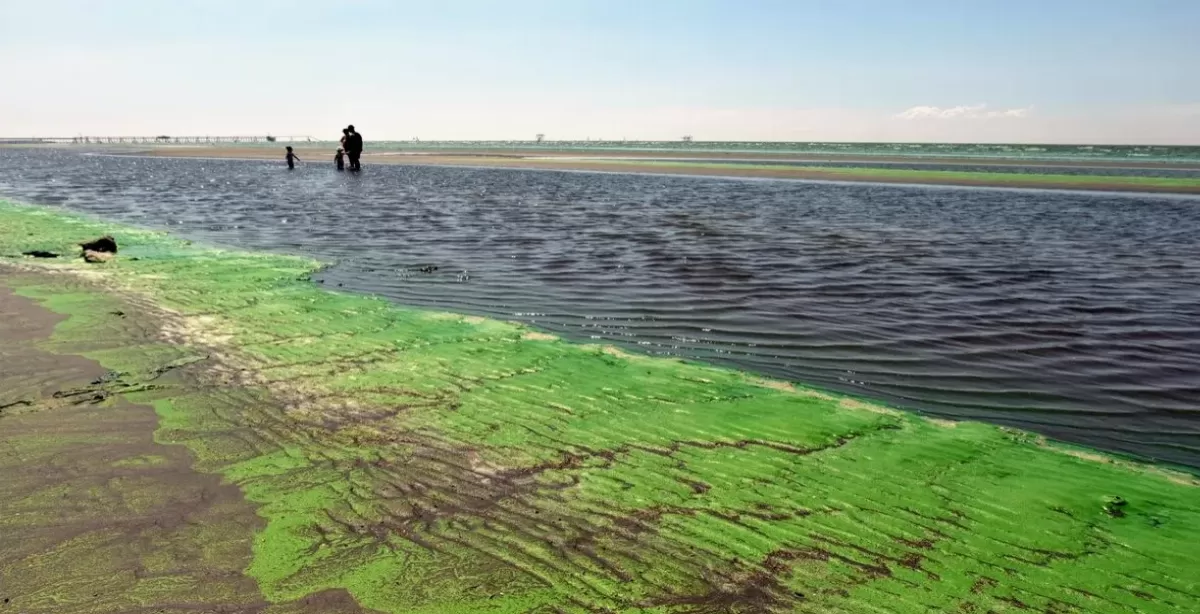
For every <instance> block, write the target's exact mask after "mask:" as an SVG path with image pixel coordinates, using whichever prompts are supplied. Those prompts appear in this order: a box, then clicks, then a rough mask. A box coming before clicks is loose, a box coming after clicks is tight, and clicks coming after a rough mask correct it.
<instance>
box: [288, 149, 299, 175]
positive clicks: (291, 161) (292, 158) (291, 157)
mask: <svg viewBox="0 0 1200 614" xmlns="http://www.w3.org/2000/svg"><path fill="white" fill-rule="evenodd" d="M299 159H300V156H297V155H296V154H294V153H292V146H291V145H288V148H287V163H288V170H289V171H290V170H294V169H295V168H296V161H297V160H299Z"/></svg>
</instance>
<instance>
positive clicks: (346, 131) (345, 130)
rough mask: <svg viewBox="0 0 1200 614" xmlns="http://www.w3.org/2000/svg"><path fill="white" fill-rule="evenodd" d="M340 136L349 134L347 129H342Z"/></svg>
mask: <svg viewBox="0 0 1200 614" xmlns="http://www.w3.org/2000/svg"><path fill="white" fill-rule="evenodd" d="M342 134H350V129H349V128H342Z"/></svg>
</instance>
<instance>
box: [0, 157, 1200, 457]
mask: <svg viewBox="0 0 1200 614" xmlns="http://www.w3.org/2000/svg"><path fill="white" fill-rule="evenodd" d="M0 194H3V195H6V196H8V197H11V198H14V199H18V200H24V201H29V202H35V203H44V204H53V205H59V206H63V207H66V208H69V209H74V210H79V211H86V212H89V213H93V214H97V215H101V216H104V217H106V218H108V219H113V220H122V221H126V222H131V223H135V224H139V225H143V226H149V227H157V228H170V229H171V230H172V231H173V232H175V233H177V234H180V235H182V236H186V237H191V238H196V239H201V240H205V241H210V242H216V243H221V244H225V245H232V246H238V247H246V248H253V249H269V250H274V251H283V252H292V253H303V254H308V255H314V256H316V257H319V258H322V259H325V260H334V261H336V262H337V263H338V265H337V266H336V267H335V268H333V269H332V270H330V271H328V272H326V273H325V274H323V279H324V281H325V282H326V283H327V284H329V285H336V284H344V287H346V288H350V289H355V290H361V291H367V292H376V293H379V294H382V295H386V296H388V297H392V298H394V299H395V300H397V301H399V302H402V303H406V304H414V305H434V306H439V307H444V308H447V309H453V310H459V311H469V312H474V313H482V314H488V315H493V316H498V317H502V318H506V319H514V320H523V321H528V322H533V323H534V324H536V325H537V326H540V327H542V328H545V329H548V330H551V331H555V332H559V333H562V334H564V335H567V336H569V337H572V338H576V339H585V340H586V339H593V340H606V341H614V342H617V343H621V344H625V345H627V346H630V347H633V348H636V349H638V350H641V351H643V352H647V353H652V354H665V355H674V356H686V357H691V358H698V359H703V360H706V361H713V362H719V363H724V364H731V365H735V366H739V367H743V368H747V369H751V370H755V371H760V372H764V373H769V374H773V375H776V376H780V377H785V378H790V379H794V380H798V381H802V382H811V383H815V384H818V385H821V386H824V387H828V388H833V389H837V390H841V391H846V392H851V393H857V394H862V395H866V396H870V397H873V398H878V399H881V400H884V401H886V402H889V403H892V404H894V405H897V406H902V407H908V408H913V409H919V410H923V411H927V412H930V413H932V414H936V415H940V416H947V417H958V418H977V419H984V420H989V421H992V422H997V423H1002V424H1009V425H1015V426H1020V427H1024V428H1030V429H1033V430H1037V431H1040V432H1043V433H1047V434H1050V435H1053V436H1056V437H1060V438H1063V439H1067V440H1072V441H1078V442H1082V443H1087V444H1091V445H1096V446H1100V447H1104V448H1108V449H1113V450H1119V451H1125V452H1130V453H1135V454H1140V455H1144V456H1147V457H1152V458H1157V459H1161V460H1168V461H1171V462H1175V463H1180V464H1186V465H1190V466H1192V467H1200V402H1198V399H1200V250H1197V237H1200V199H1196V198H1187V197H1160V196H1132V195H1115V194H1103V193H1097V194H1085V193H1073V192H1072V193H1067V192H1037V191H1017V190H981V189H969V188H945V187H898V186H884V185H850V184H846V185H837V184H820V183H804V182H790V181H763V180H724V179H714V178H697V177H666V176H647V175H641V176H639V175H622V174H592V173H567V172H552V171H522V170H479V169H466V168H436V167H422V166H413V167H405V166H387V167H368V168H367V170H366V171H365V172H364V173H362V174H361V175H359V176H353V175H347V174H337V173H335V172H333V171H332V170H331V169H328V168H326V167H325V166H323V165H321V166H316V165H314V166H302V167H301V168H299V169H298V170H297V171H296V172H293V173H288V172H287V170H286V169H285V168H282V162H280V163H266V162H244V161H220V160H187V159H155V158H121V157H108V156H82V155H79V154H75V153H68V152H54V151H38V150H0ZM430 267H437V268H436V270H431V269H430ZM422 269H425V271H423V270H422ZM426 271H430V272H426Z"/></svg>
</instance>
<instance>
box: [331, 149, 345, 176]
mask: <svg viewBox="0 0 1200 614" xmlns="http://www.w3.org/2000/svg"><path fill="white" fill-rule="evenodd" d="M333 163H334V164H336V165H337V169H338V170H339V171H344V170H346V152H345V150H343V149H338V152H337V155H336V156H334V157H333Z"/></svg>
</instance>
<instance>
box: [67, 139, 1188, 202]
mask: <svg viewBox="0 0 1200 614" xmlns="http://www.w3.org/2000/svg"><path fill="white" fill-rule="evenodd" d="M292 146H293V147H294V148H295V151H296V153H297V155H298V156H299V157H300V159H301V161H302V163H303V164H307V165H313V164H317V165H322V164H328V165H330V166H332V164H333V147H334V144H319V145H310V144H300V143H297V144H293V145H292ZM65 149H68V150H77V148H76V146H66V147H65ZM78 150H80V151H88V149H84V148H78ZM90 150H91V151H92V152H96V153H109V154H115V155H145V156H156V157H171V158H215V159H245V160H276V159H278V160H280V161H282V159H283V153H282V151H283V146H282V145H279V146H273V145H262V144H259V145H255V146H203V145H201V146H189V145H150V146H129V145H127V146H104V147H92V148H90ZM363 162H364V164H366V165H368V166H369V165H377V164H389V165H409V166H418V165H429V166H462V167H477V168H479V167H482V168H518V169H540V170H574V171H605V172H616V173H644V174H660V175H661V174H672V175H703V176H710V177H749V178H764V179H795V180H811V181H835V182H853V183H878V184H908V185H948V186H964V187H1001V188H1028V189H1051V190H1083V191H1107V192H1139V193H1143V192H1144V193H1170V194H1200V177H1147V176H1134V175H1078V174H1075V175H1071V174H1058V173H1053V172H1051V173H1011V172H989V171H987V170H978V169H980V168H983V169H986V168H987V167H993V168H1005V167H1010V168H1011V167H1038V168H1047V169H1054V168H1061V169H1064V170H1066V169H1083V168H1095V169H1105V170H1120V169H1128V170H1177V171H1194V172H1200V162H1192V163H1187V162H1184V163H1169V162H1153V161H1145V162H1139V161H1134V160H1111V159H1109V160H1096V159H1086V158H1079V159H1074V160H1061V159H1060V160H1045V159H1019V158H974V157H971V158H964V157H947V156H930V155H915V156H885V155H873V154H871V155H855V154H825V153H822V154H816V155H809V154H787V153H755V152H736V153H712V152H707V153H706V152H696V151H665V152H663V151H604V150H599V151H587V152H582V151H546V150H538V149H516V148H514V149H505V150H497V149H461V150H444V151H399V150H382V151H380V150H379V149H375V150H372V148H371V146H370V143H368V147H367V152H366V153H365V154H364V156H363ZM838 163H845V164H848V165H849V164H855V165H861V164H875V165H879V166H881V168H870V167H861V166H853V167H852V166H847V167H837V166H827V165H829V164H838ZM806 164H820V165H822V166H806ZM898 164H909V165H918V166H924V165H929V166H934V165H947V166H955V165H959V166H969V167H974V168H972V169H969V170H968V169H961V170H960V169H954V170H946V169H928V170H927V169H901V168H889V167H888V166H889V165H898Z"/></svg>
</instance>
